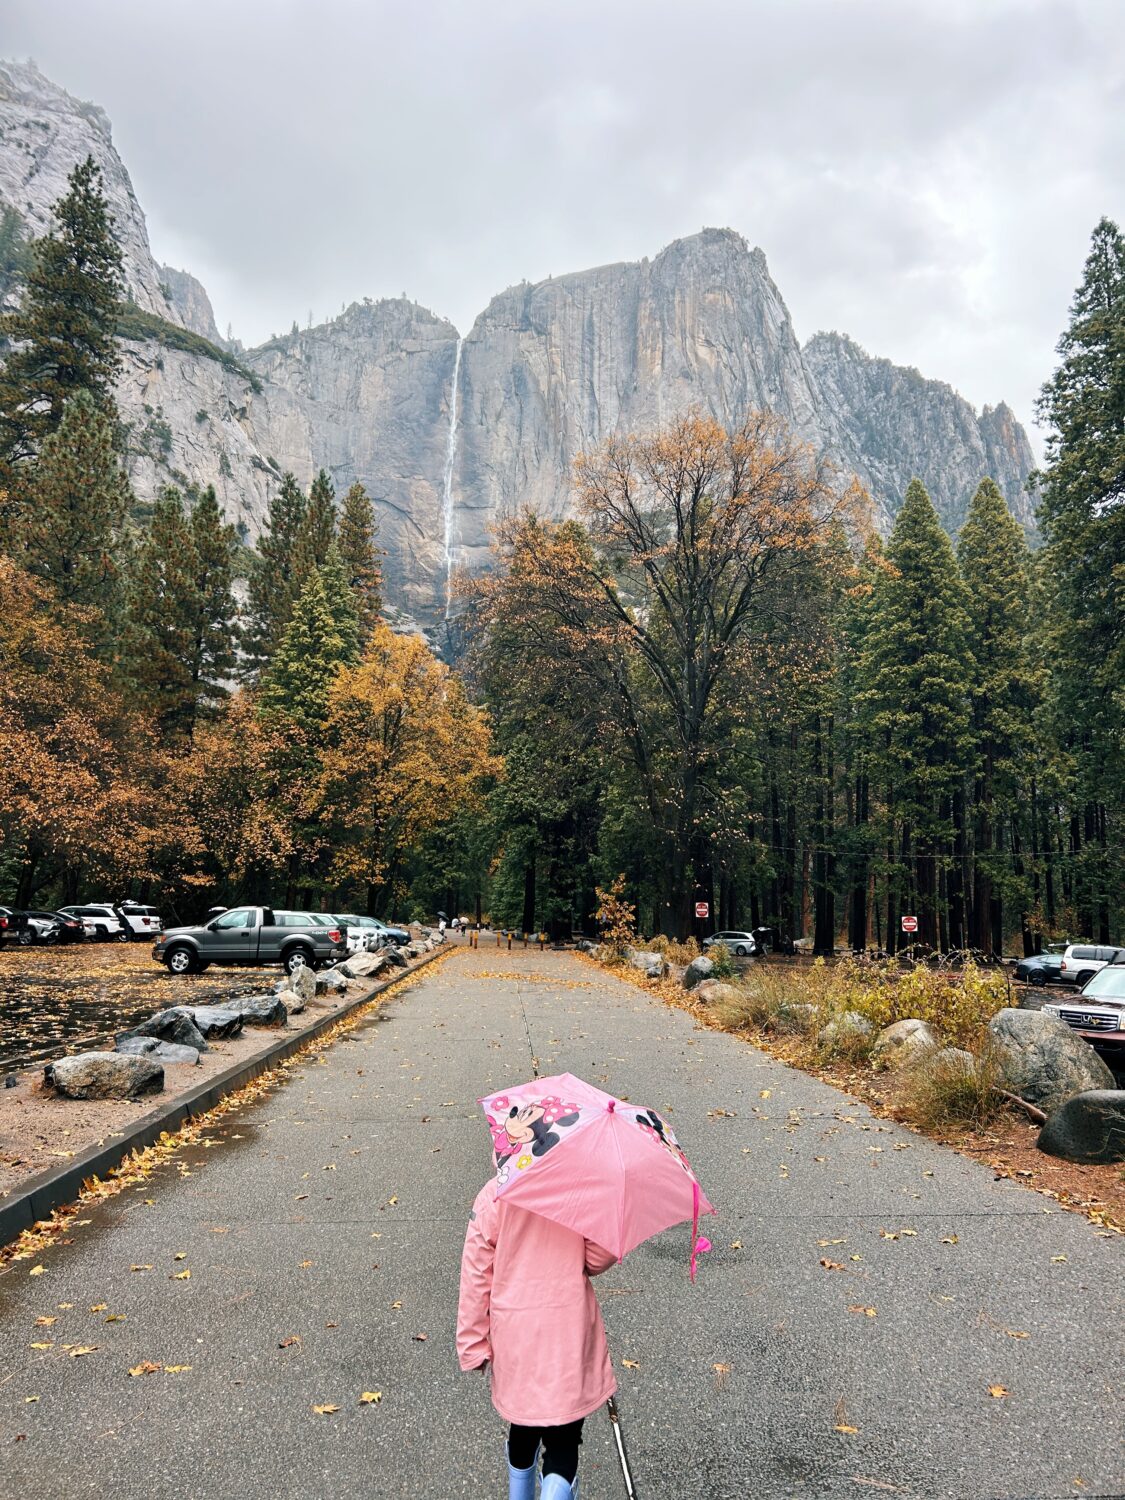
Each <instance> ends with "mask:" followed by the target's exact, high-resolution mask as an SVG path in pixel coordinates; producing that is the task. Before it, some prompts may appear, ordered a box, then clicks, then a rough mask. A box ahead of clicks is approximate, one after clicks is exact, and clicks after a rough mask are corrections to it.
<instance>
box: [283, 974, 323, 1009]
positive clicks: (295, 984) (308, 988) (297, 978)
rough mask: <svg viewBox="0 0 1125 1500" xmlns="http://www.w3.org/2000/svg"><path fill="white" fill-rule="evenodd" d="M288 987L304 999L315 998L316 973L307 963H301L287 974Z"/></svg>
mask: <svg viewBox="0 0 1125 1500" xmlns="http://www.w3.org/2000/svg"><path fill="white" fill-rule="evenodd" d="M289 988H290V989H291V990H292V991H293V993H294V994H295V995H300V997H301V999H302V1000H304V1001H309V1000H315V999H316V974H315V972H314V971H313V970H312V969H310V968H309V966H308V964H301V965H300V966H299V967H298V968H296V969H294V970H293V972H292V974H290V975H289ZM289 1008H290V1010H292V1008H293V1007H292V1006H290V1007H289Z"/></svg>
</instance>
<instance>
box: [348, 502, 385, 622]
mask: <svg viewBox="0 0 1125 1500" xmlns="http://www.w3.org/2000/svg"><path fill="white" fill-rule="evenodd" d="M375 531H376V527H375V509H374V507H373V505H372V504H371V496H370V495H369V494H368V493H367V491H366V490H365V489H364V487H363V485H362V484H353V485H352V486H351V487H350V489H349V490H348V492H347V494H346V495H345V496H344V508H343V510H342V512H341V514H340V529H339V533H338V535H337V538H336V541H337V545H338V546H339V548H340V556H341V558H342V559H343V562H344V567H345V568H346V570H347V575H348V583H349V585H350V586H351V590H352V593H353V594H354V595H355V599H356V607H357V609H358V611H359V630H360V641H361V644H363V645H366V643H367V641H368V640H369V639H370V637H371V631H372V628H373V627H374V624H375V621H376V620H377V619H378V618H379V616H380V615H381V614H382V612H383V570H382V568H381V567H380V566H379V556H380V553H379V548H378V547H377V546H376V545H375Z"/></svg>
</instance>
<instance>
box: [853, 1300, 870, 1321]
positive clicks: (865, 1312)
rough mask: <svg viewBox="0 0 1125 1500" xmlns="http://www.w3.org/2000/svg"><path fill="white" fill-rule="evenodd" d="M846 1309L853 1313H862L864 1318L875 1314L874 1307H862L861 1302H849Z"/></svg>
mask: <svg viewBox="0 0 1125 1500" xmlns="http://www.w3.org/2000/svg"><path fill="white" fill-rule="evenodd" d="M848 1311H849V1312H854V1313H863V1315H864V1317H866V1318H874V1317H875V1316H876V1310H875V1308H873V1307H864V1305H863V1303H862V1302H849V1303H848Z"/></svg>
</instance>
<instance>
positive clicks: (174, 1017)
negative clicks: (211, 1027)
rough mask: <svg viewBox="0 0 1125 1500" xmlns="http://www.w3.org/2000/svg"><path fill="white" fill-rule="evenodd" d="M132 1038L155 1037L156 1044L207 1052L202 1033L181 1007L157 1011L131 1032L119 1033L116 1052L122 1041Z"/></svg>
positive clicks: (188, 1013)
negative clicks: (167, 1044) (173, 1044)
mask: <svg viewBox="0 0 1125 1500" xmlns="http://www.w3.org/2000/svg"><path fill="white" fill-rule="evenodd" d="M132 1036H149V1037H155V1038H156V1040H157V1041H158V1042H176V1043H177V1044H178V1045H179V1046H181V1047H194V1048H195V1050H196V1051H197V1052H206V1051H207V1043H206V1041H205V1040H204V1038H203V1033H202V1032H201V1031H200V1029H199V1027H198V1026H197V1025H196V1024H195V1021H194V1020H193V1019H192V1015H191V1012H190V1011H189V1010H187V1009H185V1007H184V1006H182V1005H173V1006H170V1007H169V1008H168V1009H167V1010H158V1011H157V1012H156V1014H155V1015H154V1016H149V1018H148V1020H147V1021H142V1022H141V1023H140V1025H139V1026H134V1027H133V1029H132V1031H123V1032H121V1033H120V1034H119V1035H118V1038H117V1046H118V1050H120V1048H121V1043H122V1041H123V1040H124V1039H125V1038H127V1037H132Z"/></svg>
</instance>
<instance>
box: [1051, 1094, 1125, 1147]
mask: <svg viewBox="0 0 1125 1500" xmlns="http://www.w3.org/2000/svg"><path fill="white" fill-rule="evenodd" d="M1038 1146H1039V1149H1040V1151H1046V1152H1047V1153H1048V1155H1050V1156H1062V1157H1065V1159H1066V1160H1067V1161H1080V1162H1089V1163H1092V1164H1098V1163H1102V1162H1105V1163H1110V1162H1118V1161H1125V1089H1087V1090H1086V1091H1085V1092H1083V1093H1081V1094H1073V1095H1072V1096H1071V1097H1070V1098H1069V1099H1067V1100H1066V1101H1065V1102H1064V1103H1063V1104H1061V1105H1060V1106H1059V1108H1058V1109H1056V1110H1055V1111H1054V1113H1053V1114H1051V1115H1049V1116H1048V1117H1047V1123H1046V1124H1045V1125H1044V1126H1043V1129H1042V1130H1041V1131H1040V1132H1039V1141H1038Z"/></svg>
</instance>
